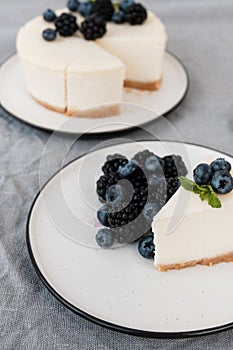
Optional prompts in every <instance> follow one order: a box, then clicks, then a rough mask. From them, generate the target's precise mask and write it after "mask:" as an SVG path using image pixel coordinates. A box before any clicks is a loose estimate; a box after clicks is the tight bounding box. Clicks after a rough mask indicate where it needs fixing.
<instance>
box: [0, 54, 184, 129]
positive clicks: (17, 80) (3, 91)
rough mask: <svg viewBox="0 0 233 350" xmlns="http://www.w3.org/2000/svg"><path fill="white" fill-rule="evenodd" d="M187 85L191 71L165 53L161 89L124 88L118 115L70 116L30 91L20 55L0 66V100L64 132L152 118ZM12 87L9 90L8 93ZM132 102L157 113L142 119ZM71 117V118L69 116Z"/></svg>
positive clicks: (22, 114)
mask: <svg viewBox="0 0 233 350" xmlns="http://www.w3.org/2000/svg"><path fill="white" fill-rule="evenodd" d="M187 89H188V75H187V72H186V70H185V68H184V66H183V65H182V63H181V62H180V61H179V60H178V59H177V58H176V57H175V56H173V55H172V54H170V53H166V54H165V62H164V75H163V81H162V85H161V89H160V90H159V91H152V92H151V91H150V92H149V91H139V90H134V89H125V92H124V97H123V101H122V102H125V103H126V106H123V108H122V109H121V114H120V115H119V116H115V117H108V118H98V119H87V118H67V117H66V116H65V115H64V114H60V113H56V112H53V111H50V110H48V109H46V108H45V107H43V106H41V105H40V104H38V103H37V102H35V100H34V99H33V98H32V97H31V95H30V94H29V93H28V91H27V87H26V84H25V81H24V77H23V72H22V69H21V65H20V61H19V58H18V56H17V55H14V56H12V57H11V58H9V59H8V60H7V61H6V62H5V63H4V64H3V65H2V67H1V70H0V101H1V104H2V106H3V107H4V108H5V109H6V110H7V111H8V112H10V113H11V114H12V115H14V116H15V117H17V118H19V119H20V120H22V121H24V122H26V123H29V124H31V125H33V126H36V127H39V128H43V129H47V130H57V131H62V132H65V133H72V134H73V133H78V134H82V133H89V134H96V133H104V132H115V131H123V130H127V129H130V128H132V127H135V126H139V125H142V124H145V123H147V122H150V121H151V120H153V119H155V118H156V117H159V116H161V115H164V114H165V113H168V112H169V111H171V110H172V109H173V108H174V107H176V106H177V105H178V104H179V103H180V102H181V100H182V99H183V98H184V96H185V94H186V92H187ZM9 91H10V93H9ZM129 104H137V105H141V106H144V107H148V108H150V109H153V110H154V111H155V112H156V113H154V114H153V115H152V114H151V115H150V116H149V117H148V118H144V119H142V116H141V114H139V115H137V116H135V115H134V113H129V112H128V106H129ZM70 119H72V122H68V120H70Z"/></svg>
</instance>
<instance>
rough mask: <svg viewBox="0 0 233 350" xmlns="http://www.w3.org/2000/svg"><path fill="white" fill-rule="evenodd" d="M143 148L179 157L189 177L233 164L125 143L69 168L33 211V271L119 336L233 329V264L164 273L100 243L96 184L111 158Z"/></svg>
mask: <svg viewBox="0 0 233 350" xmlns="http://www.w3.org/2000/svg"><path fill="white" fill-rule="evenodd" d="M145 148H148V149H150V150H152V151H154V152H155V153H157V154H159V155H161V156H164V155H166V154H171V153H174V154H180V155H181V156H182V157H183V159H184V160H185V162H186V165H187V166H188V168H189V176H191V169H192V167H193V166H194V164H196V163H199V162H201V161H203V159H207V158H208V159H209V158H216V157H225V158H226V159H228V160H229V161H230V162H233V158H231V157H229V156H226V155H225V154H222V153H221V152H218V151H215V150H211V149H207V148H204V147H201V146H197V145H192V144H183V143H179V142H170V141H169V142H167V141H166V142H165V141H164V142H160V141H146V142H137V143H136V142H134V143H124V144H121V145H117V146H111V147H107V148H103V149H100V150H96V151H94V152H91V153H89V154H87V155H85V156H83V157H81V158H79V159H77V160H75V161H73V162H71V163H70V164H69V165H67V166H66V167H65V168H63V169H62V170H61V171H59V172H58V173H57V174H56V175H54V176H53V177H52V178H51V179H50V180H49V181H48V183H47V184H46V185H45V186H44V187H43V188H42V190H41V192H40V193H39V194H38V196H37V197H36V199H35V201H34V204H33V206H32V209H31V211H30V214H29V218H28V224H27V244H28V249H29V252H30V256H31V259H32V262H33V265H34V267H35V269H36V271H37V273H38V275H39V277H40V278H41V280H42V281H43V282H44V284H45V286H46V287H47V288H48V289H49V290H50V292H51V293H52V294H53V295H54V296H55V297H56V298H57V299H58V300H60V301H61V302H62V303H63V304H64V305H66V306H67V307H68V308H70V309H71V310H72V311H74V312H76V313H77V314H78V315H81V316H83V317H85V318H87V319H88V320H90V321H93V322H96V323H98V324H100V325H103V326H106V327H108V328H110V329H113V330H117V331H120V332H125V333H129V334H132V335H139V336H147V337H185V336H194V335H201V334H210V333H214V332H216V331H220V330H224V329H228V328H230V327H232V326H233V303H232V295H233V279H232V274H233V263H228V264H226V263H222V264H218V265H215V266H213V267H205V266H196V267H193V268H188V269H183V270H180V271H175V270H172V271H169V272H166V273H165V272H159V271H157V270H156V269H155V268H154V266H153V261H152V260H146V259H144V258H142V257H141V256H140V255H139V253H138V252H137V245H136V244H135V243H134V244H130V245H126V246H123V247H117V248H114V249H107V250H103V249H100V248H98V247H97V245H96V244H95V239H94V236H95V233H96V230H97V227H96V226H97V224H96V220H95V216H96V208H98V207H99V206H100V204H99V203H98V201H97V198H96V197H97V196H96V194H95V181H96V179H97V177H98V176H99V172H100V167H101V165H102V164H103V162H104V160H105V157H106V155H108V154H112V153H116V152H117V153H122V154H125V155H126V156H128V157H131V156H132V155H133V154H135V153H136V152H138V151H140V150H142V149H145ZM193 224H194V225H195V223H193ZM229 226H232V222H229ZM219 234H221V232H220V233H219ZM221 301H224V302H221Z"/></svg>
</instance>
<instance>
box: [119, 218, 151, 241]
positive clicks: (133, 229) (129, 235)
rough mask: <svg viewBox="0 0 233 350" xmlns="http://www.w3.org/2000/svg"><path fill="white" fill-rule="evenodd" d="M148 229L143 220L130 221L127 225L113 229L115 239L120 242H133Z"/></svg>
mask: <svg viewBox="0 0 233 350" xmlns="http://www.w3.org/2000/svg"><path fill="white" fill-rule="evenodd" d="M147 231H148V229H147V228H146V227H145V225H144V224H143V222H131V223H129V224H128V225H125V226H122V227H119V228H117V229H114V236H115V240H116V241H117V242H118V243H120V244H124V243H133V242H135V241H136V240H138V239H139V238H140V237H142V236H144V235H145V233H146V232H147Z"/></svg>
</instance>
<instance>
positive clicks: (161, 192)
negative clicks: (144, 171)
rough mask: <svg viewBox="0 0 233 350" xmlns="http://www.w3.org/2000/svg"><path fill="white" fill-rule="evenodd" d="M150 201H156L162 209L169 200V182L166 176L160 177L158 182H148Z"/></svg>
mask: <svg viewBox="0 0 233 350" xmlns="http://www.w3.org/2000/svg"><path fill="white" fill-rule="evenodd" d="M148 202H150V203H156V204H157V205H158V206H159V208H160V209H161V208H162V207H163V206H164V204H165V203H166V202H167V183H166V180H165V178H164V177H162V178H161V177H160V178H159V181H157V182H156V183H153V182H152V183H151V181H150V178H149V183H148Z"/></svg>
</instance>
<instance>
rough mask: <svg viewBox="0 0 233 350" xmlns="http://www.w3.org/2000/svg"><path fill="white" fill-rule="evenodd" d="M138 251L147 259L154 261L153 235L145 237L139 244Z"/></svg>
mask: <svg viewBox="0 0 233 350" xmlns="http://www.w3.org/2000/svg"><path fill="white" fill-rule="evenodd" d="M138 251H139V253H140V254H141V255H142V256H143V258H146V259H153V257H154V251H155V245H154V237H153V235H149V236H145V237H143V238H142V239H141V240H140V242H139V244H138Z"/></svg>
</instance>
